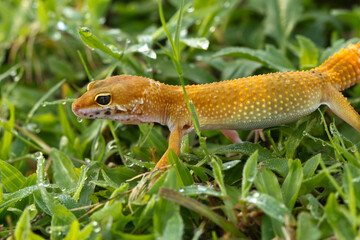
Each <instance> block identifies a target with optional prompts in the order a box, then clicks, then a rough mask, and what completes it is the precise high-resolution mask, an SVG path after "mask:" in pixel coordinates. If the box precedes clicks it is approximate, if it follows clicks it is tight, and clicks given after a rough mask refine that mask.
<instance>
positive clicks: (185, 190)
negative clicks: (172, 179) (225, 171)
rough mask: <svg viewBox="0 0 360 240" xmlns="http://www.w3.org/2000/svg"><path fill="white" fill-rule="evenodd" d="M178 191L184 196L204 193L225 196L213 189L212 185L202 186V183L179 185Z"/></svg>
mask: <svg viewBox="0 0 360 240" xmlns="http://www.w3.org/2000/svg"><path fill="white" fill-rule="evenodd" d="M179 192H180V193H182V194H183V195H185V196H197V195H201V194H206V195H209V196H214V197H225V195H224V194H222V193H221V192H219V191H217V190H215V189H213V188H212V187H208V186H203V185H191V186H185V187H181V188H180V189H179Z"/></svg>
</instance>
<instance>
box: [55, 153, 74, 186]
mask: <svg viewBox="0 0 360 240" xmlns="http://www.w3.org/2000/svg"><path fill="white" fill-rule="evenodd" d="M50 156H51V157H52V158H53V164H52V168H53V170H54V178H55V181H56V183H57V184H58V185H59V186H62V187H64V188H65V189H68V190H69V189H73V188H75V187H76V183H77V181H78V177H77V176H76V173H75V171H74V165H73V163H72V162H71V160H70V159H69V158H68V157H67V156H66V155H65V154H64V153H62V152H60V151H59V150H57V149H55V148H52V149H51V152H50Z"/></svg>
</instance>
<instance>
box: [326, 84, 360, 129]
mask: <svg viewBox="0 0 360 240" xmlns="http://www.w3.org/2000/svg"><path fill="white" fill-rule="evenodd" d="M322 100H323V102H324V103H325V104H327V105H328V106H329V107H330V109H331V110H332V111H333V112H334V113H335V114H336V115H337V116H338V117H340V118H341V119H343V120H344V121H345V122H347V123H348V124H350V125H351V126H353V127H354V128H355V129H356V130H358V131H359V132H360V115H359V113H357V112H356V111H355V109H354V108H353V107H352V106H351V105H350V103H349V102H348V101H347V99H346V97H344V96H343V95H342V94H341V93H340V92H339V91H338V90H336V89H335V88H334V87H333V86H331V85H328V86H327V87H326V88H325V89H324V92H323V99H322Z"/></svg>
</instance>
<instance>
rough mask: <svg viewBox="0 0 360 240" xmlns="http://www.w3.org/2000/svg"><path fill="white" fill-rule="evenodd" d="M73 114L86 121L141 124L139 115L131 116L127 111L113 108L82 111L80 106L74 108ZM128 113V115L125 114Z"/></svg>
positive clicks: (85, 109)
mask: <svg viewBox="0 0 360 240" xmlns="http://www.w3.org/2000/svg"><path fill="white" fill-rule="evenodd" d="M73 112H74V113H75V115H76V116H78V117H80V118H86V119H111V120H114V121H118V122H122V123H126V124H140V123H142V121H141V120H139V116H138V115H133V114H129V113H128V111H127V110H125V109H124V110H122V109H117V108H116V109H112V108H103V109H98V108H84V109H81V108H80V107H78V106H74V107H73ZM125 113H126V114H125Z"/></svg>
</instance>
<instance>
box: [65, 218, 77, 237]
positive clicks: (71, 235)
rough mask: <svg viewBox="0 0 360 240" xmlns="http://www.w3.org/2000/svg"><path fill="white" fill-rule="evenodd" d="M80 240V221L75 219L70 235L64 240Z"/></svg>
mask: <svg viewBox="0 0 360 240" xmlns="http://www.w3.org/2000/svg"><path fill="white" fill-rule="evenodd" d="M78 239H79V221H78V220H77V219H75V220H74V221H73V222H72V224H71V226H70V230H69V232H68V234H67V235H66V237H65V238H64V240H78Z"/></svg>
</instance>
